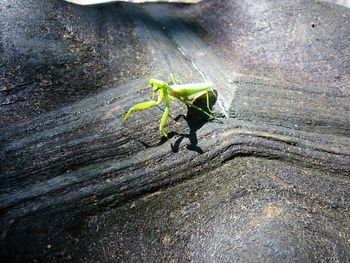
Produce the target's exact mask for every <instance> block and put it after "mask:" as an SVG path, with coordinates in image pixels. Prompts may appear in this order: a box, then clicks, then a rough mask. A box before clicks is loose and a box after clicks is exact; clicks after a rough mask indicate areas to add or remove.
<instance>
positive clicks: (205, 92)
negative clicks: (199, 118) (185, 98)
mask: <svg viewBox="0 0 350 263" xmlns="http://www.w3.org/2000/svg"><path fill="white" fill-rule="evenodd" d="M204 94H205V97H206V102H207V108H208V111H209V112H210V113H214V112H213V111H212V110H211V108H210V98H209V92H208V91H203V92H200V93H199V94H198V95H196V96H195V97H193V98H192V100H193V101H195V100H196V99H198V98H199V97H201V96H203V95H204ZM191 105H192V104H191ZM194 106H195V105H194ZM201 110H203V109H201ZM211 117H213V116H211Z"/></svg>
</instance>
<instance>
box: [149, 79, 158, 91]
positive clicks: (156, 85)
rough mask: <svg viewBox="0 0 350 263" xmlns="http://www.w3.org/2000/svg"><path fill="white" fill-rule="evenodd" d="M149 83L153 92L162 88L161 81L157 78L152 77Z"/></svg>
mask: <svg viewBox="0 0 350 263" xmlns="http://www.w3.org/2000/svg"><path fill="white" fill-rule="evenodd" d="M149 84H151V87H152V92H156V91H158V90H159V89H160V86H159V81H157V80H155V79H150V80H149Z"/></svg>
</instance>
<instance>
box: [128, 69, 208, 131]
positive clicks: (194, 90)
mask: <svg viewBox="0 0 350 263" xmlns="http://www.w3.org/2000/svg"><path fill="white" fill-rule="evenodd" d="M170 78H171V81H172V83H173V85H170V84H168V83H166V82H164V81H161V80H157V79H150V81H149V83H150V84H151V88H152V100H150V101H146V102H142V103H138V104H136V105H135V106H133V107H131V108H130V109H129V110H128V112H127V113H126V114H125V117H124V121H126V120H127V119H128V118H129V116H130V114H131V113H132V112H133V111H135V110H145V109H148V108H150V107H153V106H156V105H159V104H161V103H162V101H163V100H164V102H165V111H164V113H163V116H162V119H161V121H160V125H159V130H160V133H161V134H162V135H163V136H164V137H166V138H168V135H167V133H166V132H165V131H164V129H163V128H164V126H165V124H166V122H167V120H168V116H169V109H170V106H169V99H173V100H175V99H177V100H180V101H182V102H183V103H185V104H186V105H187V106H188V107H192V108H194V109H197V110H199V111H201V112H202V113H204V114H206V115H207V116H209V117H210V118H213V119H215V117H214V116H213V115H212V114H211V113H212V111H211V109H210V105H209V93H208V91H211V90H212V87H213V86H214V84H213V83H211V82H204V83H193V84H184V85H178V81H177V80H176V78H175V76H174V75H172V74H171V75H170ZM156 93H158V100H155V99H154V97H155V94H156ZM204 94H205V96H206V100H207V108H208V110H209V112H206V111H205V110H203V109H201V108H200V107H198V106H196V105H193V101H195V100H196V99H197V98H199V97H200V96H202V95H204Z"/></svg>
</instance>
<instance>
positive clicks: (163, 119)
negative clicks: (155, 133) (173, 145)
mask: <svg viewBox="0 0 350 263" xmlns="http://www.w3.org/2000/svg"><path fill="white" fill-rule="evenodd" d="M164 101H165V111H164V113H163V116H162V120H161V121H160V125H159V130H160V132H161V134H162V135H163V136H164V137H165V138H168V135H167V134H166V132H165V131H164V130H163V128H164V126H165V124H166V122H167V120H168V117H169V100H168V93H167V92H164Z"/></svg>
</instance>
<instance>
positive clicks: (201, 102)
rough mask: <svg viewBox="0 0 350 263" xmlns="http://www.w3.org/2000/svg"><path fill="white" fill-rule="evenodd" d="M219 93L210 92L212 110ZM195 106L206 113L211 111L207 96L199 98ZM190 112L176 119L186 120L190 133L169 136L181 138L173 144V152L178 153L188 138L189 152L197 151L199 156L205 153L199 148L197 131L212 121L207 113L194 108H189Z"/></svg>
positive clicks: (194, 103)
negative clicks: (184, 140) (182, 143)
mask: <svg viewBox="0 0 350 263" xmlns="http://www.w3.org/2000/svg"><path fill="white" fill-rule="evenodd" d="M217 94H218V93H217V91H216V90H214V91H209V106H210V109H212V106H213V105H214V104H215V103H216V101H217ZM193 105H195V106H197V107H199V108H201V109H203V110H204V111H206V112H209V111H210V110H209V109H208V106H207V101H206V96H205V95H203V96H201V97H199V98H197V99H196V100H195V101H194V102H193ZM187 109H188V111H187V114H186V116H185V115H182V114H181V115H179V116H177V117H176V118H175V121H177V120H179V119H180V118H184V120H185V121H186V123H187V125H188V127H189V128H190V131H189V133H188V134H184V133H176V132H174V133H173V134H169V135H171V136H175V135H178V136H180V137H179V138H178V139H177V140H176V141H175V143H174V144H171V150H172V151H173V152H174V153H176V152H178V151H179V147H180V144H181V142H182V141H183V139H184V138H187V139H188V140H189V141H190V144H189V145H187V146H186V148H187V149H188V150H191V151H195V152H197V153H199V154H202V153H203V150H202V148H200V147H199V146H198V138H197V131H198V130H199V129H200V128H202V126H203V125H204V124H205V123H207V122H208V121H209V119H210V117H209V116H208V115H206V114H205V113H203V112H201V111H199V110H197V109H195V108H192V107H187Z"/></svg>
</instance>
